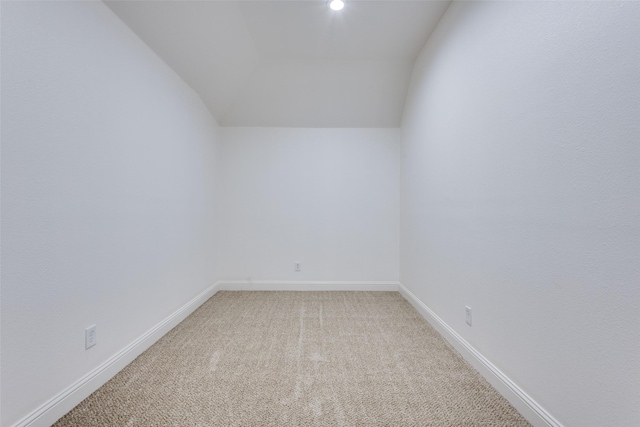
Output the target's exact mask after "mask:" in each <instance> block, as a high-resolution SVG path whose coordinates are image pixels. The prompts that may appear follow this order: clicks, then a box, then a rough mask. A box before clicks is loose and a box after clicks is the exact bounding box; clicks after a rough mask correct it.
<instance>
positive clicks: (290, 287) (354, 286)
mask: <svg viewBox="0 0 640 427" xmlns="http://www.w3.org/2000/svg"><path fill="white" fill-rule="evenodd" d="M218 283H219V284H220V290H221V291H397V290H398V282H320V281H287V280H221V281H219V282H218Z"/></svg>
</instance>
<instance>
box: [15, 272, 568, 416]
mask: <svg viewBox="0 0 640 427" xmlns="http://www.w3.org/2000/svg"><path fill="white" fill-rule="evenodd" d="M218 291H387V292H389V291H391V292H394V291H398V292H400V294H401V295H402V296H403V297H404V298H405V299H406V300H407V301H408V302H409V303H410V304H411V305H412V306H413V307H414V308H415V309H416V310H417V311H418V313H420V315H421V316H422V317H423V318H424V319H425V320H426V321H427V322H429V324H430V325H431V326H433V327H434V328H435V329H436V331H438V333H440V334H441V335H442V336H443V337H444V338H445V339H446V340H447V342H449V343H450V344H451V345H452V346H453V347H454V348H455V349H456V350H457V351H458V352H459V353H460V354H461V355H462V357H463V358H464V359H465V360H466V361H467V362H469V363H470V364H471V365H472V366H473V367H474V368H475V369H477V370H478V372H480V374H481V375H482V376H483V377H484V378H485V379H486V380H487V381H488V382H489V383H490V384H491V385H492V386H493V387H495V388H496V390H498V392H499V393H500V394H502V395H503V396H504V397H505V398H506V399H507V400H508V401H509V402H510V403H511V404H512V405H513V406H514V407H515V408H516V409H517V410H518V411H519V412H520V413H521V414H522V415H523V416H524V417H525V418H526V419H527V420H528V421H529V422H530V423H532V424H533V425H534V426H535V427H548V426H551V427H563V425H562V424H561V423H560V422H559V421H557V420H556V419H555V418H554V417H553V416H552V415H550V414H549V413H548V412H547V411H546V410H545V409H544V408H543V407H542V406H540V405H539V404H538V403H537V402H536V401H535V400H533V399H532V398H531V397H530V396H529V395H528V394H527V393H526V392H524V391H523V390H522V389H521V388H520V387H518V385H517V384H515V383H514V382H513V381H512V380H511V379H510V378H509V377H507V376H506V375H505V374H504V373H503V372H501V371H500V370H499V369H498V368H497V367H496V366H495V365H493V364H492V363H491V362H490V361H489V360H488V359H487V358H485V357H484V356H483V355H482V354H481V353H480V352H478V351H477V350H476V349H475V348H474V347H473V346H472V345H471V344H469V343H468V342H467V341H466V340H465V339H464V338H462V337H461V336H460V335H459V334H458V333H457V332H455V331H454V330H453V328H451V327H450V326H449V325H447V324H446V323H445V322H444V321H443V320H442V319H441V318H440V317H439V316H438V315H436V314H435V313H434V312H433V311H432V310H431V309H430V308H429V307H428V306H427V305H426V304H424V303H423V302H422V301H420V300H419V299H418V298H417V297H416V296H415V295H414V294H413V293H412V292H411V291H410V290H409V289H407V288H406V287H405V286H403V285H402V284H401V283H399V282H394V281H331V282H322V281H286V280H222V281H218V282H216V283H214V284H213V285H211V286H210V287H209V288H207V289H206V290H204V291H203V292H202V293H200V294H199V295H197V296H196V297H194V298H193V299H192V300H191V301H189V302H188V303H186V304H185V305H183V306H182V307H180V308H179V309H178V310H176V311H175V312H174V313H172V314H171V315H169V316H168V317H167V318H166V319H164V320H163V321H161V322H160V323H158V324H157V325H156V326H154V327H153V328H151V329H150V330H149V331H147V332H146V333H145V334H143V335H142V336H140V337H139V338H138V339H136V340H135V341H133V342H132V343H131V344H129V345H128V346H126V347H125V348H123V349H122V350H120V351H119V352H118V353H116V354H114V355H113V356H112V357H111V358H109V359H108V360H107V361H105V362H104V363H103V364H101V365H100V366H98V367H97V368H96V369H94V370H92V371H91V372H89V373H87V374H86V375H85V376H84V377H82V378H80V379H79V380H78V381H76V382H75V383H73V384H72V385H71V386H69V387H67V388H66V389H65V390H63V391H62V392H60V393H59V394H58V395H56V396H54V397H53V398H51V399H50V400H49V401H47V402H46V403H44V404H43V405H41V406H40V407H39V408H38V409H36V410H35V411H33V412H32V413H31V414H29V415H28V416H26V417H24V418H23V419H22V420H20V421H19V422H17V423H16V424H14V425H13V426H12V427H46V426H50V425H51V424H53V423H54V422H56V421H57V420H58V419H59V418H60V417H61V416H63V415H64V414H66V413H67V412H68V411H70V410H71V409H73V408H74V407H75V406H76V405H77V404H78V403H80V402H81V401H82V400H84V399H85V398H86V397H88V396H89V395H90V394H91V393H93V392H94V391H96V390H97V389H98V388H100V387H101V386H102V385H103V384H104V383H106V382H107V381H108V380H109V379H111V378H112V377H113V376H115V375H116V374H117V373H118V372H119V371H120V370H122V369H123V368H124V367H125V366H127V365H128V364H129V363H131V362H132V361H133V360H134V359H135V358H136V357H138V356H139V355H140V354H142V353H143V352H144V351H145V350H146V349H148V348H149V347H151V346H152V345H153V344H154V343H155V342H156V341H158V340H159V339H160V338H162V336H164V335H165V334H166V333H167V332H169V331H170V330H171V329H172V328H173V327H175V326H176V325H178V324H179V323H180V322H181V321H182V320H184V319H185V318H186V317H187V316H189V315H190V314H191V313H193V312H194V311H195V310H196V309H197V308H198V307H200V306H201V305H202V304H204V303H205V302H206V301H207V300H208V299H209V298H211V297H212V296H213V295H215V294H216V293H217V292H218Z"/></svg>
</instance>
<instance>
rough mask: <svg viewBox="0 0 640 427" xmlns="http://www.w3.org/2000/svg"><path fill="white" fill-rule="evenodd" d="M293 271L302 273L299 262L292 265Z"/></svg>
mask: <svg viewBox="0 0 640 427" xmlns="http://www.w3.org/2000/svg"><path fill="white" fill-rule="evenodd" d="M293 271H302V263H301V262H300V261H296V262H294V263H293Z"/></svg>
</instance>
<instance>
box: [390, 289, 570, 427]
mask: <svg viewBox="0 0 640 427" xmlns="http://www.w3.org/2000/svg"><path fill="white" fill-rule="evenodd" d="M398 290H399V291H400V293H401V294H402V296H404V297H405V298H406V299H407V301H409V302H410V303H411V305H413V306H414V307H415V309H416V310H418V312H419V313H420V314H421V315H422V317H424V318H425V320H426V321H427V322H429V323H430V324H431V326H433V327H434V328H435V329H436V330H437V331H438V332H439V333H440V334H441V335H442V336H443V337H444V338H445V339H446V340H447V341H448V342H449V343H450V344H451V345H452V346H453V347H454V348H455V349H456V350H458V352H459V353H460V354H461V355H462V357H463V358H464V359H465V360H466V361H467V362H469V363H470V364H471V365H472V366H473V367H474V368H475V369H476V370H477V371H478V372H480V374H481V375H482V376H483V377H484V378H485V379H486V380H487V381H488V382H489V383H490V384H491V385H492V386H493V387H494V388H495V389H496V390H498V392H499V393H500V394H502V395H503V396H504V397H505V398H506V399H507V400H508V401H509V403H511V404H512V405H513V406H514V407H515V408H516V409H517V410H518V412H520V413H521V414H522V416H523V417H525V418H526V419H527V421H529V422H530V423H531V424H533V425H534V427H549V426H551V427H563V426H562V424H561V423H560V422H559V421H558V420H556V419H555V418H554V417H553V416H552V415H551V414H549V413H548V412H547V411H546V410H545V409H544V408H543V407H542V406H540V404H539V403H538V402H536V401H535V400H533V398H531V396H529V395H528V394H527V393H525V391H524V390H522V389H521V388H520V387H518V385H517V384H515V383H514V382H513V381H512V380H511V379H510V378H509V377H507V376H506V375H505V374H504V373H503V372H502V371H500V369H498V368H497V367H496V366H495V365H494V364H493V363H491V362H490V361H489V360H488V359H487V358H486V357H484V356H483V355H482V354H481V353H480V352H479V351H478V350H476V349H475V348H474V347H473V346H472V345H471V344H469V343H468V342H467V341H466V340H465V339H464V338H462V337H461V336H460V335H459V334H458V333H457V332H456V331H454V330H453V328H451V327H450V326H449V325H448V324H446V323H445V321H444V320H442V319H441V318H440V317H439V316H438V315H437V314H436V313H435V312H433V310H431V309H430V308H429V307H428V306H427V305H426V304H425V303H423V302H422V301H420V300H419V299H418V297H416V296H415V295H414V294H413V292H411V291H410V290H409V289H407V288H406V287H405V286H404V285H402V283H399V284H398Z"/></svg>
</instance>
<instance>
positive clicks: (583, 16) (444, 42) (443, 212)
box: [400, 2, 640, 427]
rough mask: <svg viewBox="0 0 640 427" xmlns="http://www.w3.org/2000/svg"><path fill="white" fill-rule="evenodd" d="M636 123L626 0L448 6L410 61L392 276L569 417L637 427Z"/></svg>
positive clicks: (634, 46) (638, 110)
mask: <svg viewBox="0 0 640 427" xmlns="http://www.w3.org/2000/svg"><path fill="white" fill-rule="evenodd" d="M639 122H640V3H638V2H513V3H509V2H461V3H457V2H454V3H453V4H452V5H451V7H450V8H449V10H448V11H447V13H446V14H445V16H444V17H443V19H442V20H441V22H440V24H439V26H438V28H437V29H436V31H435V32H434V34H433V35H432V36H431V38H430V40H429V41H428V43H427V45H426V46H425V47H424V49H423V51H422V53H421V55H420V56H419V58H418V60H417V62H416V66H415V69H414V75H413V82H412V86H411V88H410V96H409V99H408V101H407V106H406V109H405V115H404V121H403V126H402V164H401V171H402V176H401V214H400V216H401V221H400V264H401V265H400V276H401V282H402V284H403V285H404V286H406V287H407V288H408V289H409V290H410V291H412V292H413V293H414V294H415V295H416V296H417V297H418V298H419V299H420V300H421V301H422V302H423V303H424V304H426V305H427V306H428V307H429V308H431V309H432V310H433V311H434V312H435V313H436V314H437V315H438V316H439V317H440V318H441V319H442V320H444V321H445V322H446V323H447V324H448V325H449V326H450V327H451V328H453V330H455V331H456V332H457V333H458V334H459V335H461V336H462V337H463V338H464V339H465V340H466V341H468V342H469V343H470V344H471V345H472V346H473V347H475V349H477V350H478V351H479V352H480V353H481V354H482V355H484V356H485V357H486V358H487V359H488V360H489V361H491V362H492V363H493V364H494V365H495V366H497V367H498V368H499V369H500V370H501V371H502V372H503V373H504V374H506V375H507V376H508V377H509V378H510V379H511V380H513V382H515V383H516V384H517V385H518V386H519V387H520V388H521V389H522V390H524V391H525V392H526V393H528V394H529V395H530V396H531V397H532V398H533V399H534V400H536V401H537V402H538V403H539V404H540V405H541V406H542V407H543V408H545V409H546V410H547V411H548V412H549V413H551V414H552V415H553V416H554V417H555V418H556V419H557V420H558V421H559V422H561V423H563V424H565V425H567V426H619V427H622V426H637V425H640V405H638V402H640V357H639V355H640V320H639V318H638V313H639V312H640V174H639V171H640V166H639V165H640V123H639ZM465 305H469V306H471V307H472V310H473V326H471V327H469V326H467V325H466V324H465V308H464V307H465Z"/></svg>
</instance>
